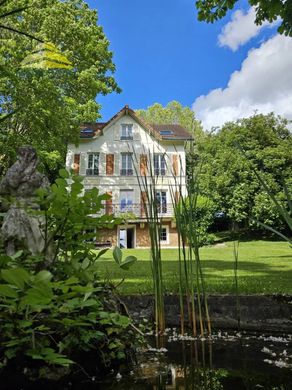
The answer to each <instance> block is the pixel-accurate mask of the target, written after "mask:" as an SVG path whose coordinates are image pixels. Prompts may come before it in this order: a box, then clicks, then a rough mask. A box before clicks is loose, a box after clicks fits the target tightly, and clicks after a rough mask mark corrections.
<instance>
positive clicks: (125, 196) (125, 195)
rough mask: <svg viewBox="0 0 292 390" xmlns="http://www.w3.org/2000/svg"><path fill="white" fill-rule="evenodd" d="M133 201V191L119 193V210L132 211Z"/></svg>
mask: <svg viewBox="0 0 292 390" xmlns="http://www.w3.org/2000/svg"><path fill="white" fill-rule="evenodd" d="M133 200H134V191H133V190H121V191H120V210H121V211H123V212H127V211H132V209H133Z"/></svg>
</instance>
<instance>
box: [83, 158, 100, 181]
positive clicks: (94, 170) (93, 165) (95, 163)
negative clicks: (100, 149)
mask: <svg viewBox="0 0 292 390" xmlns="http://www.w3.org/2000/svg"><path fill="white" fill-rule="evenodd" d="M86 175H87V176H98V175H99V154H98V153H89V154H88V163H87V169H86Z"/></svg>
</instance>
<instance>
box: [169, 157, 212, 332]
mask: <svg viewBox="0 0 292 390" xmlns="http://www.w3.org/2000/svg"><path fill="white" fill-rule="evenodd" d="M182 166H183V165H182V161H181V159H180V167H181V169H180V174H179V176H178V177H177V176H176V175H175V173H173V177H174V180H175V187H174V189H173V188H172V189H171V193H172V201H173V207H174V215H175V219H176V226H177V232H178V245H179V293H180V312H181V332H182V333H184V331H185V326H184V321H185V312H184V298H186V306H187V312H188V321H189V325H190V326H191V329H192V332H193V335H194V336H196V335H197V333H198V329H197V325H198V326H199V333H200V335H201V336H203V335H204V334H206V333H208V334H211V321H210V316H209V309H208V302H207V295H206V288H205V281H204V274H203V270H202V264H201V259H200V251H199V247H200V243H199V232H198V223H197V213H196V210H197V199H198V195H199V185H198V175H195V174H194V172H193V171H192V172H191V174H190V175H189V177H188V181H187V183H186V190H187V191H186V192H187V194H188V196H186V194H185V193H183V191H182V183H184V180H183V179H182V178H183V177H185V172H183V170H182ZM177 194H179V197H178V196H177Z"/></svg>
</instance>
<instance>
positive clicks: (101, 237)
mask: <svg viewBox="0 0 292 390" xmlns="http://www.w3.org/2000/svg"><path fill="white" fill-rule="evenodd" d="M96 241H97V242H98V243H106V242H107V241H110V242H111V245H112V246H115V245H117V227H115V228H114V229H100V230H98V231H97V235H96Z"/></svg>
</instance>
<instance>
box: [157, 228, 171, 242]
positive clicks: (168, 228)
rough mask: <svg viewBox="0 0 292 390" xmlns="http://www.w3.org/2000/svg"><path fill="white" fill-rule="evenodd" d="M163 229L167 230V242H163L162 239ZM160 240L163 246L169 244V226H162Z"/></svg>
mask: <svg viewBox="0 0 292 390" xmlns="http://www.w3.org/2000/svg"><path fill="white" fill-rule="evenodd" d="M162 229H165V231H166V240H162V239H161V233H162ZM159 239H160V243H161V244H169V226H168V225H162V226H161V231H160V237H159Z"/></svg>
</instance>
